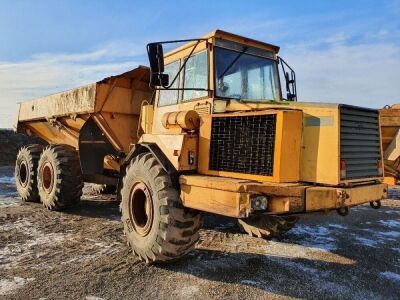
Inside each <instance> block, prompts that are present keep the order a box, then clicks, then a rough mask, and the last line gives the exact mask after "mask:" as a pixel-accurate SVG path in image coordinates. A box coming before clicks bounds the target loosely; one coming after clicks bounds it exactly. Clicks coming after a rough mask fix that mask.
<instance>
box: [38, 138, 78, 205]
mask: <svg viewBox="0 0 400 300" xmlns="http://www.w3.org/2000/svg"><path fill="white" fill-rule="evenodd" d="M82 188H83V176H82V171H81V167H80V164H79V156H78V152H77V151H76V150H75V148H73V147H71V146H67V145H52V146H48V147H47V148H46V149H45V150H44V151H43V153H42V155H41V156H40V160H39V168H38V190H39V195H40V201H41V202H42V203H43V205H44V206H45V207H46V208H47V209H49V210H63V209H66V208H69V207H73V206H75V205H77V204H78V203H79V201H80V197H81V196H82Z"/></svg>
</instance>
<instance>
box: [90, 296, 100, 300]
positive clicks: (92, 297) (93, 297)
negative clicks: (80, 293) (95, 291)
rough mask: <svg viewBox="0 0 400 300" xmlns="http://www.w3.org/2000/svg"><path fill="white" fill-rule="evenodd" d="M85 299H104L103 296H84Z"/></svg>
mask: <svg viewBox="0 0 400 300" xmlns="http://www.w3.org/2000/svg"><path fill="white" fill-rule="evenodd" d="M85 299H86V300H105V299H104V298H100V297H96V296H86V298H85Z"/></svg>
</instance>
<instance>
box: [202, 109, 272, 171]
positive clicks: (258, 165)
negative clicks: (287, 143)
mask: <svg viewBox="0 0 400 300" xmlns="http://www.w3.org/2000/svg"><path fill="white" fill-rule="evenodd" d="M275 123H276V115H274V114H270V115H255V116H234V117H231V116H230V117H214V118H213V119H212V125H211V144H210V165H209V168H210V170H217V171H226V172H237V173H246V174H255V175H263V176H272V174H273V162H274V148H275Z"/></svg>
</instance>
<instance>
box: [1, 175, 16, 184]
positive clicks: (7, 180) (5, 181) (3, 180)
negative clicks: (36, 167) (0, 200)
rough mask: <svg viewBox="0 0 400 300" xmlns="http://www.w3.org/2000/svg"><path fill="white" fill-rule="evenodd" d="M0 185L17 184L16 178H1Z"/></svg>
mask: <svg viewBox="0 0 400 300" xmlns="http://www.w3.org/2000/svg"><path fill="white" fill-rule="evenodd" d="M0 184H15V177H13V176H12V177H11V176H1V177H0Z"/></svg>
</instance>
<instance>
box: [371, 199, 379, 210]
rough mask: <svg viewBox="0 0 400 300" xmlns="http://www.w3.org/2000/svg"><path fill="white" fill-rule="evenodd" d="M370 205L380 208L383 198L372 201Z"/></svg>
mask: <svg viewBox="0 0 400 300" xmlns="http://www.w3.org/2000/svg"><path fill="white" fill-rule="evenodd" d="M369 205H371V207H372V208H374V209H378V208H380V207H381V200H376V201H371V202H370V203H369Z"/></svg>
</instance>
